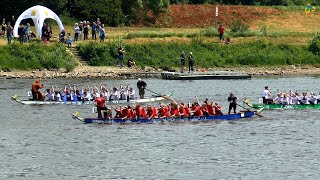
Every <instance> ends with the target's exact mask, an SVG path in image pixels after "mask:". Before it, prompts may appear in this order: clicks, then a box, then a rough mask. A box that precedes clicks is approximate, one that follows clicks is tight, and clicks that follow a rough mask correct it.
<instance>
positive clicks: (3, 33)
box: [1, 18, 7, 36]
mask: <svg viewBox="0 0 320 180" xmlns="http://www.w3.org/2000/svg"><path fill="white" fill-rule="evenodd" d="M6 29H7V25H6V19H4V18H3V20H2V25H1V35H2V36H4V35H5V34H6Z"/></svg>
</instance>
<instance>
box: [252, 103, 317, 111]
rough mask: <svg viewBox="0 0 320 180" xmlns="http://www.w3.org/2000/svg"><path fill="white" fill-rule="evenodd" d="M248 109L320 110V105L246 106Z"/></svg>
mask: <svg viewBox="0 0 320 180" xmlns="http://www.w3.org/2000/svg"><path fill="white" fill-rule="evenodd" d="M248 105H249V107H251V108H254V109H261V108H264V109H278V110H284V109H320V104H313V105H312V104H287V105H283V104H248Z"/></svg>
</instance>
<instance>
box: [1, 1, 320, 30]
mask: <svg viewBox="0 0 320 180" xmlns="http://www.w3.org/2000/svg"><path fill="white" fill-rule="evenodd" d="M1 2H2V6H1V7H0V16H1V17H2V18H6V19H7V20H9V18H10V17H11V16H12V15H14V16H15V17H16V18H18V16H19V15H20V14H21V13H22V12H23V11H25V10H26V9H27V8H29V7H32V6H34V5H43V6H46V7H48V8H49V9H51V10H53V11H54V12H55V13H56V14H58V15H59V16H60V17H62V18H63V17H64V18H68V19H72V20H77V21H78V20H87V21H95V20H96V19H97V18H100V19H101V21H102V23H104V24H106V25H108V26H120V25H130V24H136V23H139V22H143V23H145V24H150V23H151V24H152V23H154V22H155V20H156V19H157V17H158V16H159V15H160V14H161V13H163V12H167V10H168V7H169V5H170V4H214V3H219V4H226V5H240V4H241V5H266V6H273V5H284V6H289V5H305V4H306V1H305V0H92V1H88V0H19V1H18V0H2V1H1ZM308 2H309V3H311V4H313V5H318V3H319V2H318V1H316V0H310V1H308Z"/></svg>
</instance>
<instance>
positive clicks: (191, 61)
mask: <svg viewBox="0 0 320 180" xmlns="http://www.w3.org/2000/svg"><path fill="white" fill-rule="evenodd" d="M193 65H194V58H193V54H192V52H190V53H189V73H190V72H191V73H193Z"/></svg>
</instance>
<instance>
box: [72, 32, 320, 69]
mask: <svg viewBox="0 0 320 180" xmlns="http://www.w3.org/2000/svg"><path fill="white" fill-rule="evenodd" d="M78 49H79V52H80V55H82V56H83V57H84V58H85V59H86V60H87V61H88V62H89V64H90V65H93V66H109V65H115V64H117V50H116V46H115V45H114V44H97V43H83V44H81V45H79V47H78ZM125 49H126V54H125V59H126V60H127V59H128V58H129V57H132V58H133V59H134V60H135V61H136V64H137V65H138V66H141V67H143V66H153V67H163V66H166V67H178V66H179V65H180V59H179V57H180V54H181V52H182V51H185V52H186V55H187V56H188V53H189V52H193V55H194V58H195V62H196V66H197V67H199V68H200V67H206V68H208V67H226V66H242V65H248V66H278V65H298V64H309V65H317V66H318V65H319V64H320V57H319V56H317V55H315V54H313V53H311V52H309V50H308V47H307V46H303V45H288V44H273V43H271V42H269V41H267V40H265V41H256V42H248V43H241V44H230V45H226V44H219V43H215V44H213V43H206V42H203V41H202V40H201V38H194V39H193V41H192V42H191V43H176V42H172V43H143V44H128V45H125Z"/></svg>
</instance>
